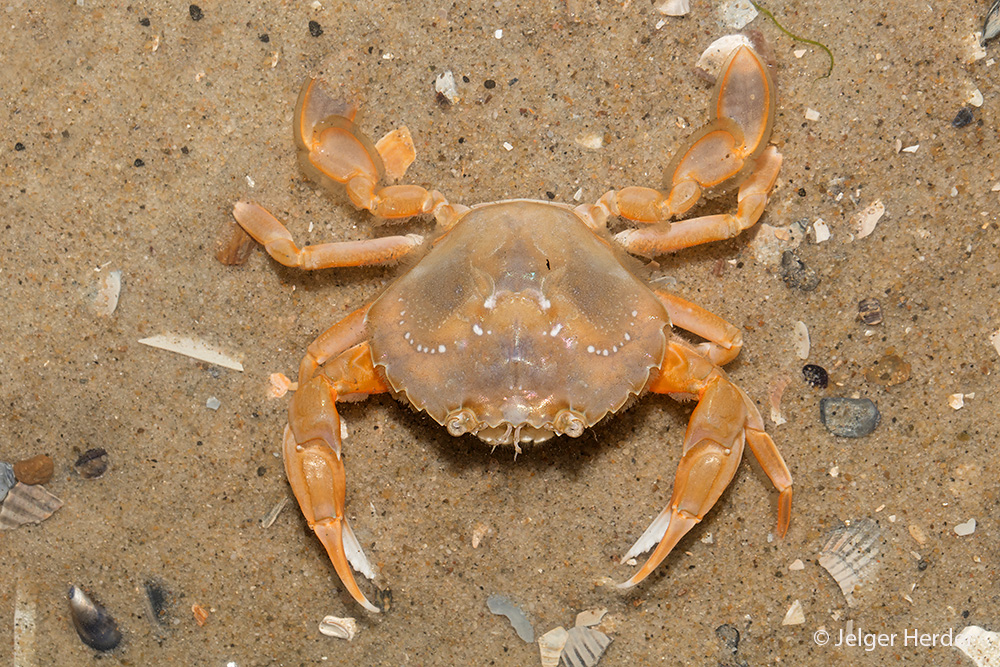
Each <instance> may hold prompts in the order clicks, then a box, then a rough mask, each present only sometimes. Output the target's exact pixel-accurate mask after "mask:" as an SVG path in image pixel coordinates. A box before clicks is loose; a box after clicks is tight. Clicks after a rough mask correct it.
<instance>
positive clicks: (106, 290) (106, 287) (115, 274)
mask: <svg viewBox="0 0 1000 667" xmlns="http://www.w3.org/2000/svg"><path fill="white" fill-rule="evenodd" d="M121 291H122V272H121V271H109V272H108V273H106V274H105V275H104V279H103V280H101V287H100V289H98V290H97V297H96V298H95V299H94V310H96V311H97V314H98V315H100V316H102V317H109V316H110V315H111V314H112V313H113V312H115V308H117V307H118V295H119V294H121Z"/></svg>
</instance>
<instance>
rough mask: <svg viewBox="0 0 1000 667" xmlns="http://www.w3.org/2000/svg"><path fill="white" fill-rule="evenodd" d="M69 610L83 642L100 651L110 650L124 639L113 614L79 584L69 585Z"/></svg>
mask: <svg viewBox="0 0 1000 667" xmlns="http://www.w3.org/2000/svg"><path fill="white" fill-rule="evenodd" d="M69 611H70V616H71V617H72V619H73V627H75V628H76V634H78V635H80V639H82V640H83V643H84V644H86V645H87V646H89V647H90V648H93V649H97V650H98V651H110V650H111V649H113V648H114V647H116V646H118V643H119V642H121V640H122V633H121V632H119V631H118V624H117V623H115V619H113V618H112V617H111V614H109V613H108V612H107V610H106V609H105V608H104V607H102V606H101V605H99V604H97V603H96V602H94V601H93V600H91V599H90V598H89V597H87V594H86V593H84V592H83V591H82V590H80V588H79V587H77V586H70V587H69Z"/></svg>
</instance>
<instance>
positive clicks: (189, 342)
mask: <svg viewBox="0 0 1000 667" xmlns="http://www.w3.org/2000/svg"><path fill="white" fill-rule="evenodd" d="M139 342H140V343H142V344H143V345H148V346H149V347H155V348H158V349H160V350H166V351H168V352H174V353H176V354H182V355H184V356H185V357H191V358H192V359H197V360H199V361H204V362H207V363H210V364H215V365H216V366H222V367H223V368H231V369H232V370H234V371H240V372H242V371H243V364H241V363H240V362H238V361H236V360H235V359H233V358H232V357H230V356H229V355H227V354H225V353H224V352H220V351H219V350H216V349H215V348H213V347H210V346H208V345H206V344H205V343H203V342H201V341H200V340H195V339H193V338H188V337H186V336H177V335H174V334H163V335H160V336H151V337H149V338H141V339H139Z"/></svg>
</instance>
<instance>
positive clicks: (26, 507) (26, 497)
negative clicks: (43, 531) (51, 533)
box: [0, 482, 63, 530]
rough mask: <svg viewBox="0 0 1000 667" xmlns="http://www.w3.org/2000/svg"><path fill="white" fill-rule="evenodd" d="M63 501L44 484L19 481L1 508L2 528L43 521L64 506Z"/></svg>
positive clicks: (0, 527)
mask: <svg viewBox="0 0 1000 667" xmlns="http://www.w3.org/2000/svg"><path fill="white" fill-rule="evenodd" d="M62 504H63V503H62V501H61V500H59V499H58V498H56V497H55V496H54V495H52V494H51V493H49V492H48V491H47V490H46V489H45V487H44V486H41V485H38V484H36V485H34V486H28V485H27V484H21V483H20V482H18V483H17V484H15V485H14V488H13V489H11V490H10V493H8V494H7V499H6V500H4V503H3V509H2V510H0V530H6V529H9V528H17V527H18V526H21V525H24V524H26V523H41V522H42V521H44V520H45V519H48V518H49V517H50V516H52V513H53V512H55V511H56V510H57V509H59V508H60V507H62Z"/></svg>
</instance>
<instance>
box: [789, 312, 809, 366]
mask: <svg viewBox="0 0 1000 667" xmlns="http://www.w3.org/2000/svg"><path fill="white" fill-rule="evenodd" d="M792 346H793V347H794V348H795V356H796V357H798V358H799V359H802V360H803V361H805V360H806V359H808V358H809V327H807V326H806V323H805V322H802V321H801V320H796V321H795V324H794V325H793V327H792Z"/></svg>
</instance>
